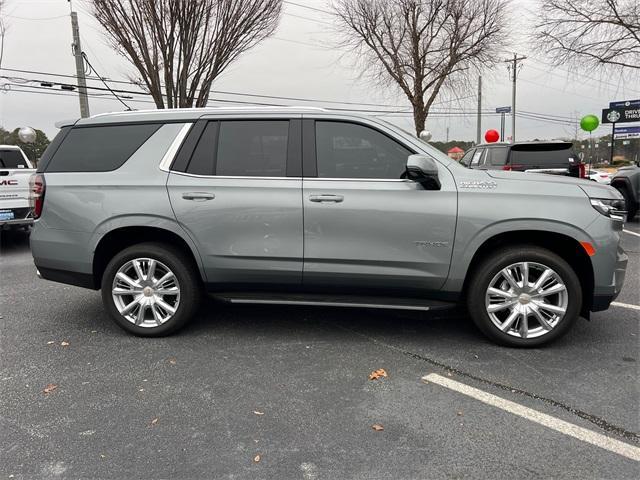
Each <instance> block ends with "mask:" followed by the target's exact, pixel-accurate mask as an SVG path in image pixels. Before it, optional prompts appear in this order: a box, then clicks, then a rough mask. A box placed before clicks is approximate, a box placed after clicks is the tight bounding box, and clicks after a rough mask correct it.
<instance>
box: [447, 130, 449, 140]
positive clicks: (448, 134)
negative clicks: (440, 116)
mask: <svg viewBox="0 0 640 480" xmlns="http://www.w3.org/2000/svg"><path fill="white" fill-rule="evenodd" d="M447 143H449V127H447Z"/></svg>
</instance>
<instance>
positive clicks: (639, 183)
mask: <svg viewBox="0 0 640 480" xmlns="http://www.w3.org/2000/svg"><path fill="white" fill-rule="evenodd" d="M611 186H612V187H615V188H616V189H617V190H618V191H619V192H620V193H621V194H622V196H623V197H624V201H625V205H626V210H627V219H628V220H633V219H634V218H635V216H636V214H637V213H638V207H640V164H636V165H630V166H627V167H622V168H620V169H618V171H617V172H616V174H615V175H614V176H613V178H612V179H611Z"/></svg>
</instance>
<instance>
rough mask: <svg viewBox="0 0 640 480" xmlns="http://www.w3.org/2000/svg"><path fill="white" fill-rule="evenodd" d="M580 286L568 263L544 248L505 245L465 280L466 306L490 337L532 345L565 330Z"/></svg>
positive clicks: (577, 301) (574, 311) (575, 310)
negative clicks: (466, 289) (467, 286)
mask: <svg viewBox="0 0 640 480" xmlns="http://www.w3.org/2000/svg"><path fill="white" fill-rule="evenodd" d="M581 305H582V289H581V286H580V281H579V279H578V277H577V275H576V273H575V272H574V270H573V269H572V268H571V266H570V265H569V264H568V263H567V262H566V261H564V260H563V259H562V258H561V257H559V256H558V255H556V254H555V253H553V252H550V251H549V250H546V249H544V248H540V247H536V246H525V245H523V246H520V247H511V248H508V249H505V250H501V251H497V252H495V253H493V254H492V255H489V256H488V258H486V259H485V260H484V261H483V262H482V263H481V264H480V265H479V266H478V268H476V269H475V274H474V276H473V278H472V279H471V281H470V283H469V289H468V293H467V307H468V309H469V314H470V315H471V318H472V319H473V321H474V323H475V324H476V325H477V326H478V328H479V329H480V330H481V331H482V332H483V333H484V334H485V335H486V336H488V337H489V338H491V339H492V340H494V341H496V342H498V343H501V344H503V345H508V346H514V347H534V346H538V345H542V344H543V343H547V342H549V341H551V340H555V339H557V338H559V337H560V336H562V335H563V334H565V333H566V332H567V331H568V330H569V328H570V327H571V325H573V323H574V322H575V321H576V319H577V318H578V316H579V314H580V307H581Z"/></svg>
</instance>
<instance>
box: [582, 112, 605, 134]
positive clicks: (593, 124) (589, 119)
mask: <svg viewBox="0 0 640 480" xmlns="http://www.w3.org/2000/svg"><path fill="white" fill-rule="evenodd" d="M598 125H600V120H599V119H598V117H596V116H595V115H585V116H584V117H582V119H581V120H580V128H581V129H582V130H584V131H585V132H593V131H594V130H595V129H596V128H598Z"/></svg>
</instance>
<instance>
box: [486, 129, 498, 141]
mask: <svg viewBox="0 0 640 480" xmlns="http://www.w3.org/2000/svg"><path fill="white" fill-rule="evenodd" d="M484 139H485V140H486V141H487V143H495V142H497V141H498V140H500V134H499V133H498V131H497V130H487V133H485V134H484Z"/></svg>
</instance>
